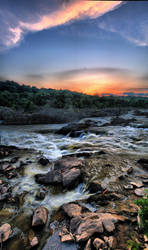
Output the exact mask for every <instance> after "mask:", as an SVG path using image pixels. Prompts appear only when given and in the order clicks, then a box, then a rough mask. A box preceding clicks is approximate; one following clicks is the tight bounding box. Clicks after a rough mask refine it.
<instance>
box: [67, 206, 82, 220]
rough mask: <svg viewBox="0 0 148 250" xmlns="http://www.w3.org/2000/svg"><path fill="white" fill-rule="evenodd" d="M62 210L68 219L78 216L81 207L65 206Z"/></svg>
mask: <svg viewBox="0 0 148 250" xmlns="http://www.w3.org/2000/svg"><path fill="white" fill-rule="evenodd" d="M62 209H63V210H64V212H65V213H66V214H67V215H68V216H69V217H70V218H72V217H76V216H80V215H81V212H82V207H81V206H79V205H77V204H75V203H68V204H65V205H63V206H62Z"/></svg>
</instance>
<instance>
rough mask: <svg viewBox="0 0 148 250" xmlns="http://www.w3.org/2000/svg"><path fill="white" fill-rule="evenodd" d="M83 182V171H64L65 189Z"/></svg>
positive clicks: (63, 181)
mask: <svg viewBox="0 0 148 250" xmlns="http://www.w3.org/2000/svg"><path fill="white" fill-rule="evenodd" d="M80 180H81V171H80V169H77V168H72V169H70V170H67V171H64V172H63V173H62V184H63V187H75V186H77V185H78V184H79V182H80Z"/></svg>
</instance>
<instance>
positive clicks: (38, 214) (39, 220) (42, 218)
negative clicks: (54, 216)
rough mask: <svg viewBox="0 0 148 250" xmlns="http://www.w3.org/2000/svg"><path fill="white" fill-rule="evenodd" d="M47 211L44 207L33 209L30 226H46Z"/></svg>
mask: <svg viewBox="0 0 148 250" xmlns="http://www.w3.org/2000/svg"><path fill="white" fill-rule="evenodd" d="M47 217H48V211H47V209H46V208H45V207H38V208H36V209H35V211H34V214H33V219H32V226H43V225H45V224H46V221H47Z"/></svg>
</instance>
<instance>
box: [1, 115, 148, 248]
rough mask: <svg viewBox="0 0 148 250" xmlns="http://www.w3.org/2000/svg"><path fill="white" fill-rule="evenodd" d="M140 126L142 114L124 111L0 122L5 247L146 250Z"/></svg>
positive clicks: (147, 167)
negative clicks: (133, 247) (136, 249)
mask: <svg viewBox="0 0 148 250" xmlns="http://www.w3.org/2000/svg"><path fill="white" fill-rule="evenodd" d="M146 123H147V113H145V114H143V113H142V114H141V113H138V114H137V113H135V112H132V111H130V112H127V113H126V114H125V113H124V114H122V115H121V116H119V117H114V116H104V117H93V118H89V119H88V118H87V119H82V120H80V121H79V122H77V123H74V124H68V125H67V124H61V125H60V124H57V125H29V126H19V127H18V126H6V125H1V131H0V135H1V147H0V198H1V201H0V206H1V207H0V208H1V210H0V220H1V224H0V226H3V225H5V224H6V223H7V224H9V225H10V226H11V228H10V226H9V227H8V226H7V236H8V237H6V238H7V239H6V238H5V239H6V240H5V241H4V240H3V249H7V250H12V249H15V250H20V249H22V250H23V249H24V250H26V249H31V248H33V249H38V250H40V249H44V250H46V249H48V250H50V249H51V250H54V249H64V250H65V249H85V250H86V249H98V248H104V249H111V248H113V249H129V248H128V241H129V240H133V239H134V240H136V241H138V242H139V243H138V244H140V249H144V248H145V247H146V244H147V243H146V242H145V240H144V235H143V233H142V231H141V230H140V229H139V227H138V224H137V213H138V209H139V208H138V207H137V206H136V205H135V204H134V200H135V199H139V198H141V197H144V195H145V189H147V188H148V172H147V171H148V157H147V155H148V144H147V142H148V129H147V128H145V126H144V125H145V124H146ZM2 144H3V146H2ZM143 159H145V160H144V161H143ZM2 229H3V228H2ZM2 229H1V230H2Z"/></svg>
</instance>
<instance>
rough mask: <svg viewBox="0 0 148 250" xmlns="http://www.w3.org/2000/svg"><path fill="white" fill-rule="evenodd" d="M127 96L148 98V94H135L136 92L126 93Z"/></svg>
mask: <svg viewBox="0 0 148 250" xmlns="http://www.w3.org/2000/svg"><path fill="white" fill-rule="evenodd" d="M123 95H125V96H134V97H135V96H137V97H148V93H135V92H124V93H123Z"/></svg>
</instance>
